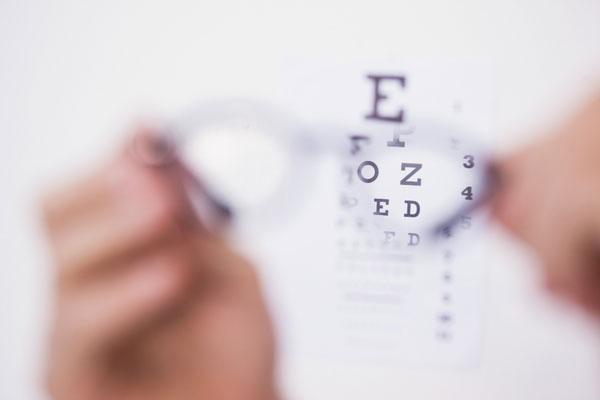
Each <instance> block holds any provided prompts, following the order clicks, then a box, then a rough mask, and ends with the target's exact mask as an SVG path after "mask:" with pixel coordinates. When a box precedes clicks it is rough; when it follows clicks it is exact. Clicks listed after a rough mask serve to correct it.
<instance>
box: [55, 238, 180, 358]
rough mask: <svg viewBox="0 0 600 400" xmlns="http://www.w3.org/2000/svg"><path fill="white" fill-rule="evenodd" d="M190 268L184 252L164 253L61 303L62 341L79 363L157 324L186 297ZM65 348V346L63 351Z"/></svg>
mask: <svg viewBox="0 0 600 400" xmlns="http://www.w3.org/2000/svg"><path fill="white" fill-rule="evenodd" d="M188 276H189V265H188V261H187V259H186V257H185V255H184V253H183V252H182V251H181V250H180V249H174V248H172V247H170V248H163V249H160V250H157V251H155V252H154V253H152V254H149V255H147V256H145V257H144V258H142V259H140V260H137V261H136V262H135V263H133V264H132V265H128V266H127V268H115V273H114V274H112V275H110V276H105V277H103V279H97V280H95V281H93V282H89V283H87V284H85V285H80V286H79V287H78V288H74V289H71V290H69V291H66V292H62V293H61V296H60V298H59V320H58V323H57V326H58V327H59V329H60V332H58V334H59V337H60V338H61V339H62V341H63V343H65V342H66V343H67V346H68V348H69V349H72V351H73V355H74V356H77V357H90V356H92V355H94V354H99V353H102V352H103V351H104V350H106V349H107V348H108V347H110V346H111V345H113V344H114V343H116V342H118V341H119V340H120V339H121V338H123V337H125V336H127V335H129V334H131V333H132V332H134V331H136V330H138V329H140V327H143V326H144V324H146V323H148V322H149V321H151V320H153V319H154V318H158V316H159V315H161V314H162V313H164V312H167V311H168V310H169V308H170V307H172V306H173V304H174V303H175V302H176V301H177V299H178V298H179V297H180V296H181V295H182V293H183V292H184V287H185V285H186V282H187V280H188ZM63 347H64V346H63Z"/></svg>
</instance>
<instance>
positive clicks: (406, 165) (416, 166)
mask: <svg viewBox="0 0 600 400" xmlns="http://www.w3.org/2000/svg"><path fill="white" fill-rule="evenodd" d="M422 167H423V164H413V163H402V166H401V169H402V171H404V170H405V169H406V168H412V171H410V172H409V173H408V175H406V176H405V177H404V178H402V180H401V181H400V184H401V185H410V186H421V178H419V179H417V180H414V181H411V180H409V179H410V177H411V176H413V175H414V174H416V173H417V172H418V171H419V170H420V169H421V168H422Z"/></svg>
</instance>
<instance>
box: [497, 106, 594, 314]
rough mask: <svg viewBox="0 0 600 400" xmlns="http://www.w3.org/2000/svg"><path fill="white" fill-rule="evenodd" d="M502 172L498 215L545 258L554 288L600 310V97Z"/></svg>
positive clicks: (502, 165) (501, 167) (506, 164)
mask: <svg viewBox="0 0 600 400" xmlns="http://www.w3.org/2000/svg"><path fill="white" fill-rule="evenodd" d="M499 171H500V182H501V189H500V191H499V195H498V199H497V201H496V204H495V214H496V216H497V217H498V219H499V220H500V221H501V222H502V223H504V225H505V226H506V227H508V228H509V229H510V230H511V231H512V232H514V233H515V234H516V235H517V236H518V237H520V238H522V239H523V240H525V241H526V242H527V243H528V244H529V245H531V247H532V248H533V249H534V250H535V252H536V253H537V254H538V255H539V256H540V258H541V260H542V261H543V264H544V265H545V266H546V269H545V273H546V274H545V275H546V282H547V286H548V288H549V289H550V290H552V291H553V292H556V293H559V294H562V295H564V296H566V297H568V298H570V299H572V300H574V301H575V302H577V303H578V304H580V305H582V306H584V307H585V308H586V309H588V310H590V311H592V312H593V313H596V314H600V98H599V99H598V100H596V101H595V102H593V103H591V104H590V105H589V106H588V107H587V108H585V109H584V110H583V111H582V112H581V113H579V114H578V115H576V117H575V118H574V119H573V120H572V121H570V122H569V123H568V124H566V125H565V126H564V127H563V128H561V129H560V130H559V131H558V132H557V133H556V134H555V135H552V136H550V137H549V138H547V139H545V140H542V141H540V142H538V143H536V144H534V145H533V146H530V147H529V148H527V149H525V150H523V151H521V152H519V153H518V154H515V155H513V156H511V157H509V158H507V159H505V160H504V161H502V162H501V163H500V164H499Z"/></svg>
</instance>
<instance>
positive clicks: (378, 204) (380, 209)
mask: <svg viewBox="0 0 600 400" xmlns="http://www.w3.org/2000/svg"><path fill="white" fill-rule="evenodd" d="M373 201H374V202H375V212H374V213H373V215H388V210H384V209H383V205H382V204H385V205H386V206H387V205H389V204H390V199H373Z"/></svg>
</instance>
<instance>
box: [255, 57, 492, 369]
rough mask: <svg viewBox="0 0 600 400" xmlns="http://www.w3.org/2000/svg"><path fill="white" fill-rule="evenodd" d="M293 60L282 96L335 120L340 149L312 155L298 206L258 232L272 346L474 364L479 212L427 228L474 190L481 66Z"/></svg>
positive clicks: (308, 112)
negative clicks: (283, 228)
mask: <svg viewBox="0 0 600 400" xmlns="http://www.w3.org/2000/svg"><path fill="white" fill-rule="evenodd" d="M382 65H383V66H385V68H382V67H381V66H382ZM297 69H298V71H300V72H298V73H297V75H296V77H295V78H294V79H290V78H289V77H288V78H285V79H286V82H293V83H292V84H291V85H290V84H288V85H287V86H286V94H285V96H287V97H286V98H288V99H289V106H290V108H291V109H292V110H293V111H294V112H295V113H296V115H300V116H301V117H302V118H304V119H305V120H309V121H335V122H336V123H343V124H344V126H345V127H347V128H346V129H345V130H344V131H343V132H336V134H337V135H341V136H342V137H338V138H336V139H337V140H338V143H340V146H343V147H344V148H343V149H342V151H341V157H339V158H338V159H335V160H329V161H328V162H325V163H324V165H323V166H322V170H321V171H322V172H321V174H320V175H321V177H320V178H319V180H320V183H319V184H318V186H319V189H318V190H316V192H315V193H314V194H312V195H311V196H308V198H307V201H306V203H307V204H306V210H304V211H298V213H299V215H300V216H299V218H298V221H296V222H295V223H293V224H290V226H289V227H288V228H287V233H284V234H280V235H278V237H277V238H270V239H269V240H268V243H269V244H268V247H269V249H270V250H269V251H267V252H270V253H271V256H269V257H266V258H265V260H266V261H265V262H267V263H269V264H270V265H271V268H270V269H269V270H268V271H270V272H268V273H267V275H268V277H267V281H269V286H271V287H276V289H274V291H275V292H276V294H275V297H276V298H278V299H280V303H281V304H280V305H279V306H278V307H279V310H280V316H279V317H278V318H276V320H278V326H280V330H281V331H282V332H283V337H284V338H283V342H284V343H283V345H284V346H283V347H284V348H285V347H286V346H287V347H290V348H292V349H293V350H294V351H302V352H306V351H308V352H311V353H318V354H323V355H326V356H329V357H335V358H339V359H358V360H361V361H364V360H374V361H376V362H380V361H384V362H401V363H413V364H422V365H439V366H450V367H459V366H460V367H464V366H470V365H475V364H476V363H477V362H478V359H479V356H480V354H479V353H480V344H481V340H482V335H483V308H484V305H483V302H484V293H485V257H484V256H485V254H484V251H485V250H484V245H483V241H482V240H480V237H481V236H482V235H481V232H482V229H483V227H482V226H483V225H485V216H484V215H480V214H478V213H465V214H464V215H460V219H459V221H458V223H457V224H455V225H454V226H453V227H452V229H443V230H442V231H441V232H440V234H439V235H438V237H437V238H434V237H433V235H432V234H431V229H430V228H431V227H432V223H433V222H436V221H439V220H440V219H441V218H442V217H443V216H447V215H446V214H447V213H449V212H451V211H455V210H456V209H458V208H460V207H461V205H465V204H466V203H468V202H472V201H476V200H477V199H478V196H479V195H480V193H481V190H482V188H481V184H480V182H478V181H477V179H476V177H477V176H478V175H477V174H478V173H479V172H480V171H479V170H478V169H479V168H483V164H482V163H480V162H479V161H480V156H481V157H482V158H483V154H478V153H477V151H476V150H473V149H474V148H475V147H471V146H469V145H468V144H469V143H470V142H471V141H472V140H477V141H485V139H486V137H485V135H486V134H487V132H489V130H490V127H489V96H490V95H489V84H488V81H487V77H486V76H485V75H484V74H481V73H480V72H479V71H480V70H478V69H465V68H464V66H452V65H450V66H448V65H444V66H440V65H438V64H434V65H426V66H423V65H419V64H406V63H404V64H398V65H396V64H392V63H378V64H377V63H375V64H370V65H369V64H366V63H363V64H360V63H359V64H358V65H357V64H347V63H343V64H337V65H332V66H328V67H323V66H319V67H316V68H314V69H313V70H311V69H310V68H309V67H307V66H306V65H302V66H300V67H298V68H297ZM290 86H291V87H290ZM292 94H293V96H292ZM286 106H287V104H286ZM465 132H476V133H477V137H476V138H475V137H473V136H469V134H468V133H467V134H464V133H465ZM294 232H296V233H294ZM300 232H306V233H307V234H305V235H300ZM281 299H283V300H281ZM278 307H276V308H278ZM276 314H277V312H276ZM298 349H300V350H298Z"/></svg>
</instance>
